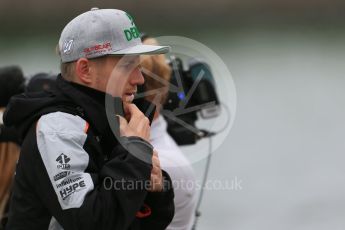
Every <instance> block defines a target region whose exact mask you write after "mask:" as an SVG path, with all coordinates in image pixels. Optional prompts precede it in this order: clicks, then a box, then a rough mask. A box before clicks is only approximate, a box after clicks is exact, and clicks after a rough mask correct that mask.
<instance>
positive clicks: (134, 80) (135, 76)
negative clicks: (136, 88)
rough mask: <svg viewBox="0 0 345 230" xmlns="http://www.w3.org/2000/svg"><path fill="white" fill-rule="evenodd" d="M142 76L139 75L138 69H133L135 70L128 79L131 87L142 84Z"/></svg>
mask: <svg viewBox="0 0 345 230" xmlns="http://www.w3.org/2000/svg"><path fill="white" fill-rule="evenodd" d="M144 81H145V80H144V76H143V74H142V73H141V71H140V69H139V68H135V70H133V72H132V74H131V79H130V83H131V84H132V85H142V84H144Z"/></svg>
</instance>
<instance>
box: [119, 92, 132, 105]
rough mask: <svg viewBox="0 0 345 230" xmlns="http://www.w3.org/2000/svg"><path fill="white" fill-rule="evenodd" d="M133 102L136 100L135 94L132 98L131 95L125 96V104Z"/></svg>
mask: <svg viewBox="0 0 345 230" xmlns="http://www.w3.org/2000/svg"><path fill="white" fill-rule="evenodd" d="M133 100H134V94H133V95H130V96H129V95H125V96H123V97H122V101H123V102H124V103H128V104H131V103H133Z"/></svg>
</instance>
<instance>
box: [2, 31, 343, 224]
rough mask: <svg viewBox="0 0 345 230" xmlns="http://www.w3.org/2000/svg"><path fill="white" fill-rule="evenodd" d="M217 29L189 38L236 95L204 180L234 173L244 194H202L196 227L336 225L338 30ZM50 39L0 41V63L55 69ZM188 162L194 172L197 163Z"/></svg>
mask: <svg viewBox="0 0 345 230" xmlns="http://www.w3.org/2000/svg"><path fill="white" fill-rule="evenodd" d="M221 34H222V36H221V38H220V36H219V37H213V36H211V35H206V34H203V35H199V34H198V36H197V37H194V39H197V40H199V41H201V42H203V43H204V44H206V45H208V46H209V47H210V48H212V49H213V50H214V51H216V52H217V53H218V54H219V55H220V56H221V57H222V58H223V60H224V61H225V63H226V64H227V65H228V67H229V69H230V70H231V72H232V74H233V77H234V80H235V83H236V89H237V97H238V102H237V114H236V120H235V123H234V126H233V128H232V131H231V133H230V134H229V136H228V137H227V139H226V142H224V143H223V144H222V146H221V147H220V148H219V149H218V150H217V151H216V153H215V154H214V157H213V162H212V165H211V171H210V179H211V180H221V181H226V180H232V179H234V178H235V177H237V178H238V179H239V180H242V184H241V185H242V190H237V191H228V190H224V191H220V190H212V191H207V192H206V194H205V198H204V201H203V205H202V213H203V215H202V217H201V219H200V223H199V229H201V230H203V229H205V230H206V229H236V230H253V229H263V230H266V229H280V230H284V229H295V230H299V229H303V230H308V229H311V230H317V229H320V230H321V229H332V230H336V229H344V228H345V218H344V213H345V195H344V194H345V179H344V175H345V167H344V165H345V154H344V153H345V141H344V137H345V122H344V118H345V106H344V105H345V103H344V101H345V90H344V89H345V77H344V75H343V72H344V70H345V65H344V61H345V46H344V41H345V33H340V32H339V31H333V32H331V33H329V31H328V32H323V31H316V32H315V31H314V32H313V31H304V30H297V31H293V30H289V31H285V32H284V30H280V31H273V30H267V31H265V30H247V31H246V30H241V31H238V32H236V31H235V32H231V33H230V32H229V33H225V34H224V31H222V32H221ZM56 40H57V38H50V39H42V38H34V37H33V38H25V39H19V38H14V40H12V41H6V42H3V41H0V48H1V56H0V63H1V66H4V65H7V64H19V65H21V66H22V67H23V69H24V72H25V73H26V74H27V75H28V76H30V75H31V74H34V73H36V72H38V71H52V72H57V71H58V61H59V60H58V58H57V56H56V55H55V44H56ZM219 88H220V91H222V90H226V86H219ZM204 146H207V142H201V143H199V144H198V145H197V146H193V147H190V148H187V149H185V152H186V153H187V154H188V151H192V150H191V149H193V148H194V151H195V149H196V150H197V151H205V148H203V147H204ZM194 166H195V168H196V170H197V172H198V175H199V176H200V175H201V173H202V169H203V166H204V162H199V163H196V164H194Z"/></svg>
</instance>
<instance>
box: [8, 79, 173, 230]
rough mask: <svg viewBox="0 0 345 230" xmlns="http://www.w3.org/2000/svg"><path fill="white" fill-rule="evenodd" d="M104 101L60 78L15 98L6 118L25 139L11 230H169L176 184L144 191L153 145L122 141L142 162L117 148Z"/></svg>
mask: <svg viewBox="0 0 345 230" xmlns="http://www.w3.org/2000/svg"><path fill="white" fill-rule="evenodd" d="M104 98H105V94H104V93H101V92H99V91H96V90H93V89H90V88H87V87H83V86H80V85H77V84H73V83H69V82H67V81H65V80H64V79H63V78H62V77H61V76H59V77H58V79H57V89H56V91H54V92H50V93H48V92H44V93H34V94H31V95H25V94H22V95H20V96H16V97H14V98H13V99H12V100H11V102H10V104H9V106H8V108H7V111H6V112H5V114H4V121H5V124H6V125H7V126H13V125H14V126H15V127H16V128H17V130H18V131H19V132H20V136H21V139H22V141H23V142H22V150H21V155H20V159H19V162H18V165H17V169H16V175H15V181H14V188H13V195H12V198H11V203H10V214H9V220H8V224H7V226H6V229H9V230H11V229H35V230H40V229H65V230H68V229H73V230H76V229H83V230H87V229H111V230H121V229H165V228H166V226H168V224H169V223H170V221H171V220H172V218H173V215H174V204H173V197H174V194H173V189H172V186H171V180H170V178H169V176H168V174H166V173H165V172H163V176H164V180H165V181H164V182H165V185H166V187H165V188H164V190H163V192H157V193H152V192H147V190H146V189H145V188H146V187H145V185H147V182H148V181H150V174H151V169H152V162H151V157H152V146H151V145H150V144H149V143H148V142H146V141H144V140H143V139H140V138H138V137H130V138H125V137H122V138H121V141H123V143H125V145H126V147H128V148H130V149H131V148H134V149H140V154H142V156H145V158H146V161H142V160H140V159H138V158H137V157H135V156H134V155H133V154H130V153H129V152H128V151H127V150H126V149H128V148H124V147H123V145H120V144H119V143H118V142H117V140H116V138H115V136H114V134H113V132H112V131H111V129H110V126H109V124H108V120H107V116H106V112H105V106H104V100H105V99H104Z"/></svg>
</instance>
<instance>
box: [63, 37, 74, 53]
mask: <svg viewBox="0 0 345 230" xmlns="http://www.w3.org/2000/svg"><path fill="white" fill-rule="evenodd" d="M73 41H74V40H73V39H71V40H67V41H65V42H64V44H63V53H64V54H70V53H71V52H72V46H73Z"/></svg>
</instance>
